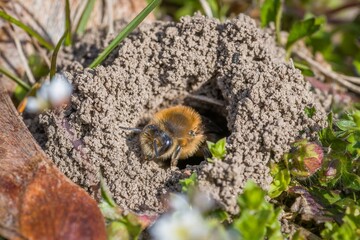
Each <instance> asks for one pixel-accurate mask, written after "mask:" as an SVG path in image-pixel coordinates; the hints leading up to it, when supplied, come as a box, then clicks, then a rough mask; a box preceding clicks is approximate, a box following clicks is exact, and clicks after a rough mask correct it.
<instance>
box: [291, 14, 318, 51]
mask: <svg viewBox="0 0 360 240" xmlns="http://www.w3.org/2000/svg"><path fill="white" fill-rule="evenodd" d="M324 22H325V20H324V18H309V19H306V20H303V21H300V22H296V23H294V25H293V26H292V27H291V29H290V32H289V37H288V40H287V43H286V49H287V50H289V49H290V47H291V46H292V45H293V44H294V43H295V42H296V41H298V40H300V39H301V38H303V37H306V36H311V35H312V34H313V33H315V32H317V31H318V30H319V29H320V27H321V26H322V24H323V23H324Z"/></svg>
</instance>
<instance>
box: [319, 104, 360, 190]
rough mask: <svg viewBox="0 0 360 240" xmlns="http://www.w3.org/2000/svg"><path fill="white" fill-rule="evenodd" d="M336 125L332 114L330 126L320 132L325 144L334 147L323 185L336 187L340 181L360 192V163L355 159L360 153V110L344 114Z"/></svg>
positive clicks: (343, 184)
mask: <svg viewBox="0 0 360 240" xmlns="http://www.w3.org/2000/svg"><path fill="white" fill-rule="evenodd" d="M334 125H335V127H336V128H337V129H336V130H334ZM334 125H333V121H332V115H329V117H328V127H327V128H325V129H323V130H322V131H321V132H320V133H319V138H320V140H321V142H322V144H323V146H325V147H329V148H330V149H331V152H330V153H329V155H328V159H329V161H328V162H327V164H326V166H325V168H324V169H323V171H322V173H323V174H322V175H323V176H320V178H319V179H320V182H321V184H322V185H328V186H332V187H334V186H336V185H337V184H340V185H341V186H342V187H344V188H346V189H351V190H354V191H360V177H359V174H360V170H359V168H360V166H359V163H358V161H355V160H357V159H358V158H359V156H360V138H359V136H360V111H359V110H355V111H354V112H352V113H348V114H345V115H343V116H342V118H341V119H339V120H337V121H336V122H335V124H334Z"/></svg>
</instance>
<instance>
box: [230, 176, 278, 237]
mask: <svg viewBox="0 0 360 240" xmlns="http://www.w3.org/2000/svg"><path fill="white" fill-rule="evenodd" d="M238 204H239V207H240V214H239V217H238V218H235V220H234V223H233V225H232V228H233V229H234V230H236V231H237V232H238V234H239V235H240V237H239V239H246V240H247V239H249V240H250V239H251V240H260V239H272V240H275V239H283V237H282V234H281V231H280V228H281V225H280V222H279V220H278V218H279V214H280V210H281V209H280V208H278V209H274V206H273V205H272V204H271V203H269V202H267V201H266V200H265V191H264V190H262V189H261V188H260V187H259V186H257V185H256V184H255V183H254V182H252V181H249V182H248V183H247V184H246V186H245V188H244V193H243V194H241V195H240V196H239V198H238Z"/></svg>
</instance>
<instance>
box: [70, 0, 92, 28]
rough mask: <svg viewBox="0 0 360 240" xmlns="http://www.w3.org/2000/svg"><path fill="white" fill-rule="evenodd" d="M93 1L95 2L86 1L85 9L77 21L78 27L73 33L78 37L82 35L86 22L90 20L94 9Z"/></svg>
mask: <svg viewBox="0 0 360 240" xmlns="http://www.w3.org/2000/svg"><path fill="white" fill-rule="evenodd" d="M95 1H96V0H87V4H86V7H85V9H84V12H83V13H82V14H81V18H80V21H79V23H78V25H77V26H76V30H75V31H76V33H77V34H78V35H82V34H84V32H85V29H86V26H87V23H88V21H89V19H90V16H91V13H92V10H93V9H94V6H95Z"/></svg>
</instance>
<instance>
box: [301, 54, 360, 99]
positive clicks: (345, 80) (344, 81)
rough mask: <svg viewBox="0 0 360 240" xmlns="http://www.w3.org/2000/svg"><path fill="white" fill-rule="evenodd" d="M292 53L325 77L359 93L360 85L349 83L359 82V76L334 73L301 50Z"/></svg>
mask: <svg viewBox="0 0 360 240" xmlns="http://www.w3.org/2000/svg"><path fill="white" fill-rule="evenodd" d="M294 53H295V54H296V55H297V56H298V57H299V58H301V59H302V60H305V61H306V62H308V63H309V64H310V65H311V67H313V68H315V69H316V70H318V71H319V72H321V73H322V74H324V75H325V76H326V77H328V78H331V79H333V80H334V81H337V82H338V83H340V84H341V85H343V86H345V87H347V88H348V89H350V90H352V91H354V92H356V93H358V94H360V87H359V86H357V85H355V84H353V83H351V82H356V83H359V82H360V78H356V77H349V76H346V75H343V74H340V73H336V72H334V71H332V70H331V69H327V68H325V67H324V66H322V65H321V64H320V63H318V62H317V61H315V60H314V59H312V58H311V57H308V56H306V54H304V53H302V52H301V51H296V52H294ZM350 80H351V81H350Z"/></svg>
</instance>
